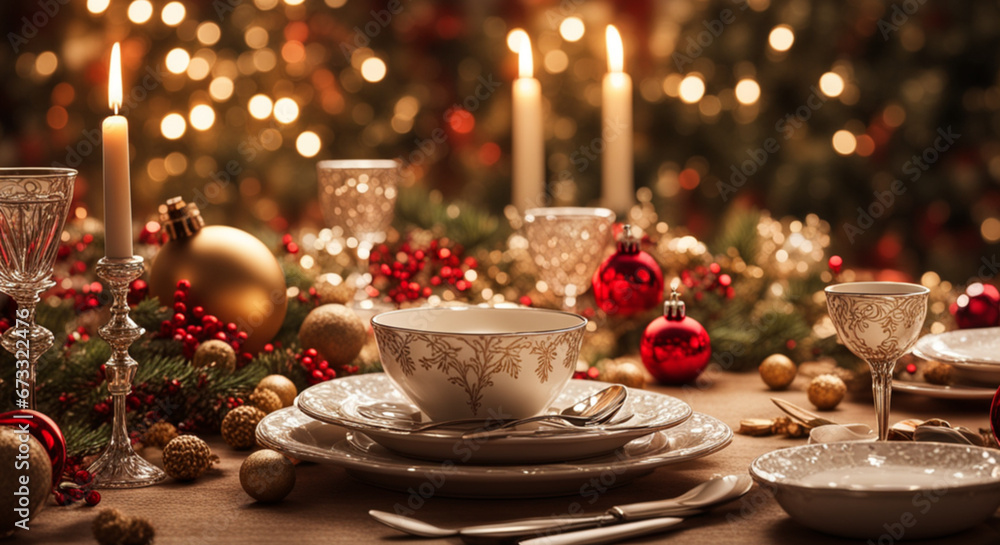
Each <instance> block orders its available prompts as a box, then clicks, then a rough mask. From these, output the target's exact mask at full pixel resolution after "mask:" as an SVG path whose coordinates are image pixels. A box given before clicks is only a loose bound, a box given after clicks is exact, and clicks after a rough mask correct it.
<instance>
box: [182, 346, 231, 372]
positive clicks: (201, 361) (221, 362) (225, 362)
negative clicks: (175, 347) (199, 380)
mask: <svg viewBox="0 0 1000 545" xmlns="http://www.w3.org/2000/svg"><path fill="white" fill-rule="evenodd" d="M191 365H194V366H195V367H199V368H203V367H220V368H222V369H225V370H227V371H234V370H235V369H236V351H235V350H233V346H232V345H231V344H229V343H227V342H226V341H220V340H219V339H211V340H208V341H205V342H203V343H201V344H199V345H198V349H197V350H195V351H194V359H193V360H192V361H191Z"/></svg>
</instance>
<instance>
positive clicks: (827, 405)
mask: <svg viewBox="0 0 1000 545" xmlns="http://www.w3.org/2000/svg"><path fill="white" fill-rule="evenodd" d="M807 393H808V394H809V402H810V403H812V404H813V405H814V406H815V407H816V408H817V409H819V410H821V411H829V410H832V409H834V408H835V407H836V406H837V405H839V404H840V402H841V400H843V399H844V394H846V393H847V385H846V384H844V381H843V380H841V379H840V377H838V376H837V375H820V376H818V377H816V378H814V379H813V380H812V382H810V383H809V390H808V392H807Z"/></svg>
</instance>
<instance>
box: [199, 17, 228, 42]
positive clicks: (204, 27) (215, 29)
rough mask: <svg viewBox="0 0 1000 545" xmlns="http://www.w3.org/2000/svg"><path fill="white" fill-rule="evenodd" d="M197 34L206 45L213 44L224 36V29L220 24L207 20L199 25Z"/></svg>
mask: <svg viewBox="0 0 1000 545" xmlns="http://www.w3.org/2000/svg"><path fill="white" fill-rule="evenodd" d="M196 34H197V36H198V41H199V42H201V43H203V44H205V45H213V44H215V43H216V42H218V41H219V38H221V37H222V30H221V29H220V28H219V25H217V24H215V23H213V22H211V21H207V22H204V23H202V24H200V25H198V31H197V33H196Z"/></svg>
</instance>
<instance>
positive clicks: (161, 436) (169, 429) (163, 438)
mask: <svg viewBox="0 0 1000 545" xmlns="http://www.w3.org/2000/svg"><path fill="white" fill-rule="evenodd" d="M177 435H178V434H177V428H175V427H174V425H173V424H171V423H170V422H157V423H156V424H153V425H152V426H150V427H149V429H148V430H146V433H144V434H142V444H143V446H146V447H156V448H163V447H165V446H167V443H169V442H170V441H172V440H173V439H174V438H175V437H177Z"/></svg>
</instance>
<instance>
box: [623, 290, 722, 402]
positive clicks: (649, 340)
mask: <svg viewBox="0 0 1000 545" xmlns="http://www.w3.org/2000/svg"><path fill="white" fill-rule="evenodd" d="M664 306H665V310H664V315H663V316H660V317H659V318H657V319H655V320H653V321H652V322H650V323H649V325H648V326H646V331H644V332H643V334H642V342H641V343H640V344H639V354H640V355H641V356H642V363H643V365H645V366H646V369H648V370H649V372H650V373H651V374H652V375H653V377H654V378H656V380H657V381H659V382H661V383H663V384H685V383H688V382H691V381H693V380H694V379H696V378H698V375H700V374H701V372H702V371H704V370H705V366H707V365H708V361H709V359H711V357H712V344H711V340H710V339H709V337H708V332H707V331H705V328H704V327H703V326H702V325H701V324H700V323H699V322H698V321H697V320H695V319H694V318H691V317H689V316H686V315H685V312H684V303H683V302H681V301H680V296H679V295H678V294H677V292H674V293H673V295H672V296H671V300H670V301H668V302H667V304H666V305H664Z"/></svg>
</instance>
